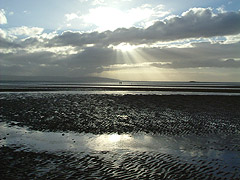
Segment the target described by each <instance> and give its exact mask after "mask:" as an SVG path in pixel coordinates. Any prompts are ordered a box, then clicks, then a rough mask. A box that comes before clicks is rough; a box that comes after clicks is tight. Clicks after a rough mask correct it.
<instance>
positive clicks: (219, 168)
mask: <svg viewBox="0 0 240 180" xmlns="http://www.w3.org/2000/svg"><path fill="white" fill-rule="evenodd" d="M0 157H1V160H2V161H1V164H0V177H1V179H16V178H17V179H26V178H27V179H33V178H41V179H55V178H56V179H59V178H60V179H224V178H227V179H238V178H239V177H240V174H239V171H238V169H237V168H238V167H236V168H232V169H231V170H230V171H229V170H227V168H228V167H226V166H224V164H223V163H222V162H221V161H220V160H215V159H210V160H208V159H205V158H204V157H203V158H198V159H195V158H193V159H192V160H191V161H185V160H184V159H181V158H179V157H177V156H173V155H169V154H162V153H157V152H138V151H136V152H123V153H121V154H119V153H115V152H110V151H102V152H93V153H90V154H86V153H84V152H82V153H77V154H70V153H66V152H59V153H57V154H50V153H48V152H38V153H36V152H30V151H29V152H28V151H21V150H20V151H19V149H18V148H17V147H15V148H10V147H2V148H1V151H0ZM196 161H197V163H196Z"/></svg>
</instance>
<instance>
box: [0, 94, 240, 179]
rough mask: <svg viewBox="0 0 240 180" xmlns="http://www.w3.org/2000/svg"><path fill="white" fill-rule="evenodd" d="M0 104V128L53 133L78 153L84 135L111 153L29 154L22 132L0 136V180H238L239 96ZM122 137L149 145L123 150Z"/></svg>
mask: <svg viewBox="0 0 240 180" xmlns="http://www.w3.org/2000/svg"><path fill="white" fill-rule="evenodd" d="M0 103H1V106H0V121H1V122H2V123H5V124H6V125H7V126H8V127H9V128H10V129H11V128H12V129H14V128H17V127H19V128H20V127H21V128H26V129H27V131H26V134H29V137H31V135H32V137H33V135H34V133H35V131H36V132H40V134H41V133H42V136H43V135H44V133H49V132H51V133H57V134H58V136H57V138H56V139H61V138H63V139H64V138H67V139H70V140H71V145H72V146H73V145H75V146H76V144H77V145H78V146H79V147H83V146H85V145H84V143H83V142H82V141H80V140H79V138H81V137H85V135H86V134H90V137H89V139H88V142H92V144H96V141H93V139H96V137H99V136H104V137H105V136H106V137H108V136H109V137H110V144H108V146H109V147H116V148H115V149H112V148H105V149H104V148H90V150H87V151H86V150H83V149H77V150H76V151H71V148H70V146H69V147H67V149H66V147H65V149H62V150H61V149H60V150H59V151H57V152H52V151H51V150H50V149H49V148H47V146H46V145H44V147H45V149H44V148H43V149H41V150H39V148H36V149H34V148H33V146H34V144H36V143H37V139H38V138H36V139H35V140H34V139H33V140H32V142H31V143H32V144H31V143H30V142H28V141H25V140H24V138H25V139H29V137H26V136H27V135H25V133H24V134H21V133H20V132H18V131H17V130H16V131H14V132H15V133H16V135H15V136H13V132H12V131H10V130H8V131H4V133H1V134H0V139H1V140H0V143H1V145H2V146H1V148H0V157H1V159H2V163H1V165H0V169H1V170H0V171H1V172H0V174H1V175H0V176H2V177H4V178H5V179H12V178H14V179H16V178H17V177H20V178H19V179H21V178H22V179H25V178H34V177H38V178H44V179H45V178H48V179H54V178H60V177H61V178H64V179H67V178H70V179H71V178H74V179H77V178H79V179H94V178H95V179H224V178H227V179H239V178H240V173H239V169H240V160H238V157H240V145H239V144H240V119H239V118H240V96H181V95H170V96H157V95H106V94H105V95H93V94H92V95H79V94H54V93H52V94H51V93H36V94H31V93H30V94H26V93H19V94H11V93H9V94H0ZM71 133H77V135H76V136H74V138H72V136H70V134H71ZM113 134H116V135H114V136H113V137H115V140H113V141H112V140H111V137H112V135H113ZM124 134H127V136H130V137H132V138H133V140H134V141H133V142H135V144H136V142H138V143H139V142H145V143H146V141H147V140H146V138H143V137H145V136H138V135H137V134H144V135H146V136H147V137H151V141H152V143H151V144H144V143H143V144H142V145H141V143H140V145H138V146H137V147H136V146H135V148H130V145H128V146H127V145H126V143H127V142H128V143H129V139H126V140H125V141H122V140H121V141H120V140H116V137H117V139H118V137H119V136H120V137H122V135H124ZM17 137H21V138H20V139H18V138H17ZM49 137H50V136H49ZM70 137H71V138H70ZM30 139H31V138H30ZM108 139H109V138H108ZM160 139H164V141H160ZM108 141H109V140H108ZM10 142H11V143H10ZM24 143H25V144H24ZM27 143H28V144H27ZM59 143H61V142H59ZM111 143H112V144H111ZM124 143H125V144H124ZM49 144H51V143H49ZM100 144H101V143H100ZM102 144H104V141H102ZM131 144H134V143H131ZM170 144H172V145H170ZM174 144H175V145H177V146H175V145H174ZM104 146H105V147H107V146H106V144H104ZM144 146H145V147H146V148H139V147H144ZM131 147H132V146H131ZM239 159H240V158H239ZM1 179H2V178H1Z"/></svg>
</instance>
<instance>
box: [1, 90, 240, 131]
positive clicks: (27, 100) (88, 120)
mask: <svg viewBox="0 0 240 180" xmlns="http://www.w3.org/2000/svg"><path fill="white" fill-rule="evenodd" d="M0 97H5V98H1V99H0V103H1V107H0V115H1V121H5V122H8V123H9V124H11V123H12V125H14V122H17V123H18V125H20V126H24V125H26V126H28V127H30V128H32V129H34V130H41V131H75V132H79V133H81V132H85V133H93V134H102V133H136V132H146V133H152V134H164V135H186V134H195V135H206V134H221V133H226V134H235V133H239V132H240V120H239V117H240V97H238V96H181V95H170V96H157V95H123V96H121V95H78V94H38V95H36V96H31V95H26V94H22V95H21V94H19V95H18V94H8V95H0ZM13 121H14V122H13Z"/></svg>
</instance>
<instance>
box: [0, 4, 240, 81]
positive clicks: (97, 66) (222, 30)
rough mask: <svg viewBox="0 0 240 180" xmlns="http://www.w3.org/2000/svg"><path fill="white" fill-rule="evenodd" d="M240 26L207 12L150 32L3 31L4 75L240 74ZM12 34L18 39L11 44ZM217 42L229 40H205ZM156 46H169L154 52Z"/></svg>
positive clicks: (193, 12)
mask: <svg viewBox="0 0 240 180" xmlns="http://www.w3.org/2000/svg"><path fill="white" fill-rule="evenodd" d="M159 8H160V7H159ZM239 20H240V13H239V12H224V13H218V14H215V13H213V10H212V9H209V8H193V9H190V10H188V11H186V12H184V13H183V14H182V15H181V16H171V17H168V18H165V19H164V20H159V21H156V22H155V23H154V24H153V25H151V26H149V27H147V28H139V27H131V28H119V29H116V30H114V31H103V32H97V31H95V32H85V33H82V32H77V31H65V32H63V33H61V34H58V33H57V32H52V33H49V34H47V33H43V29H42V28H37V27H25V26H23V27H19V28H15V29H4V30H2V29H0V65H1V74H8V75H9V74H14V73H15V74H17V75H56V76H57V75H59V76H60V75H66V76H83V75H89V74H93V73H101V72H104V71H108V72H110V71H111V72H113V74H114V72H115V71H119V70H124V69H126V68H127V69H131V70H134V69H141V68H144V67H146V69H150V68H154V70H156V69H157V70H159V71H162V69H165V70H166V69H167V70H181V71H185V72H187V71H188V70H189V69H191V70H192V69H196V70H197V69H201V68H203V69H209V72H210V70H211V69H213V68H218V69H225V70H226V69H228V70H226V72H230V71H234V70H235V71H237V68H240V56H239V49H240V42H239V40H237V41H236V40H235V41H234V39H235V38H236V37H237V38H238V39H239V34H240V24H239V23H240V21H239ZM11 34H12V35H15V36H16V38H17V39H8V36H9V35H11ZM20 36H27V38H26V37H24V38H22V37H20ZM218 36H225V37H222V39H223V40H222V41H223V42H221V41H216V42H210V41H208V42H203V39H204V38H206V39H207V38H212V37H218ZM191 38H195V39H194V40H192V39H191ZM201 38H203V39H201ZM206 39H204V41H206ZM159 41H161V42H159ZM158 43H163V44H164V43H165V44H166V45H164V46H157V45H156V46H153V45H154V44H158ZM184 43H185V46H184ZM133 44H135V45H136V46H135V47H136V48H134V49H133V50H132V51H131V52H128V51H126V52H123V51H121V48H119V49H118V48H114V47H118V45H128V46H131V45H133ZM178 44H180V45H181V48H178V46H177V45H178ZM186 44H187V45H186ZM140 45H144V46H140ZM126 59H131V60H134V61H129V62H127V61H126ZM193 71H194V70H193ZM235 79H236V78H235Z"/></svg>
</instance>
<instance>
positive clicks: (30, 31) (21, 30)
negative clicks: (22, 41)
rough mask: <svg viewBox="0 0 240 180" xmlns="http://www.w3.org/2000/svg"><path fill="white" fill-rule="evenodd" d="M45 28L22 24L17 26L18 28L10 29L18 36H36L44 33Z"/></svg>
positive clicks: (11, 32)
mask: <svg viewBox="0 0 240 180" xmlns="http://www.w3.org/2000/svg"><path fill="white" fill-rule="evenodd" d="M43 30H44V29H43V28H39V27H27V26H22V27H16V28H11V29H10V30H9V33H10V34H12V35H17V36H21V35H24V36H30V37H32V36H36V35H39V34H42V32H43Z"/></svg>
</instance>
